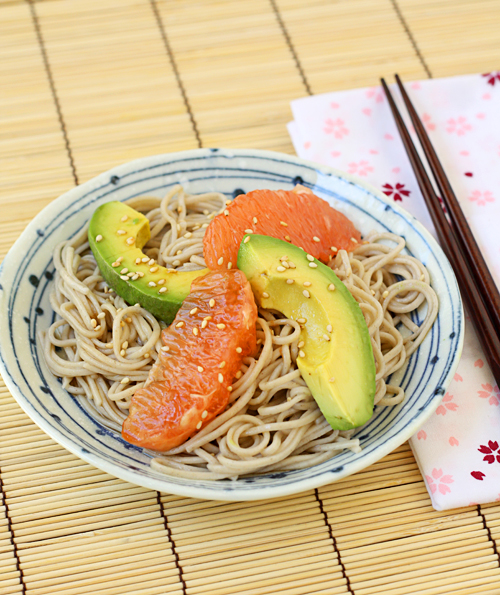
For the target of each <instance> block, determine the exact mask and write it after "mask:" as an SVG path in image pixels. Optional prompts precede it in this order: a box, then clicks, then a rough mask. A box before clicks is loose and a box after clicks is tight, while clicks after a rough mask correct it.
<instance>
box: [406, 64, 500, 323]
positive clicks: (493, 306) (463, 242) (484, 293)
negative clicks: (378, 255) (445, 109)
mask: <svg viewBox="0 0 500 595" xmlns="http://www.w3.org/2000/svg"><path fill="white" fill-rule="evenodd" d="M396 81H397V83H398V86H399V89H400V91H401V95H402V97H403V100H404V102H405V105H406V109H407V110H408V113H409V114H410V118H411V121H412V123H413V126H414V127H415V132H416V133H417V136H418V138H419V140H420V144H421V145H422V148H423V149H424V153H425V156H426V158H427V161H428V163H429V166H430V168H431V171H432V173H433V175H434V178H435V180H436V184H437V187H438V188H439V192H440V193H441V197H442V199H443V202H444V204H445V206H446V209H447V212H448V216H449V218H450V220H451V222H452V227H453V231H454V235H455V237H456V238H457V240H458V243H459V245H460V248H461V250H462V254H463V256H464V258H465V260H466V262H467V263H468V265H469V269H471V273H472V275H473V277H474V278H475V279H476V282H477V284H478V289H479V292H480V294H481V297H482V299H483V301H484V303H485V306H486V308H487V309H488V312H489V314H490V319H491V321H492V323H493V326H494V327H495V328H496V329H497V332H500V293H499V291H498V289H497V286H496V284H495V281H494V280H493V277H492V275H491V273H490V270H489V269H488V265H487V264H486V262H485V260H484V257H483V255H482V254H481V250H480V249H479V246H478V245H477V243H476V240H475V238H474V235H473V234H472V231H471V229H470V227H469V224H468V223H467V220H466V219H465V215H464V213H463V211H462V208H461V207H460V204H459V202H458V200H457V197H456V196H455V193H454V192H453V188H452V187H451V184H450V182H449V180H448V177H447V176H446V173H445V171H444V169H443V166H442V165H441V163H440V161H439V159H438V156H437V154H436V151H435V150H434V147H433V146H432V143H431V141H430V139H429V136H428V134H427V132H426V130H425V127H424V125H423V124H422V122H421V120H420V118H419V117H418V114H417V112H416V110H415V108H414V107H413V104H412V103H411V101H410V98H409V97H408V93H407V92H406V90H405V88H404V86H403V83H402V82H401V79H400V77H399V76H398V75H397V74H396Z"/></svg>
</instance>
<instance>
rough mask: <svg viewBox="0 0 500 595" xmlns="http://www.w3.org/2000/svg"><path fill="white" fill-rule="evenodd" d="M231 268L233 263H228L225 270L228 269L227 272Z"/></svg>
mask: <svg viewBox="0 0 500 595" xmlns="http://www.w3.org/2000/svg"><path fill="white" fill-rule="evenodd" d="M232 266H233V263H232V262H228V263H227V268H228V270H229V269H231V268H232Z"/></svg>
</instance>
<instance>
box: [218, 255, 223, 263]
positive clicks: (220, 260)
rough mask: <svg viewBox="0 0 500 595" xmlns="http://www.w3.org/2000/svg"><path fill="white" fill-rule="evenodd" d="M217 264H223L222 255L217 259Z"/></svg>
mask: <svg viewBox="0 0 500 595" xmlns="http://www.w3.org/2000/svg"><path fill="white" fill-rule="evenodd" d="M217 264H218V265H221V264H224V258H223V257H222V256H221V257H220V258H219V260H218V261H217Z"/></svg>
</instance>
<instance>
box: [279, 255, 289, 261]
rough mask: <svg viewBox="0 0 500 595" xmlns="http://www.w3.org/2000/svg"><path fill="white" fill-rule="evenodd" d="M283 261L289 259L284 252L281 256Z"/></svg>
mask: <svg viewBox="0 0 500 595" xmlns="http://www.w3.org/2000/svg"><path fill="white" fill-rule="evenodd" d="M280 260H281V262H285V260H288V256H287V255H286V254H284V255H283V256H281V257H280Z"/></svg>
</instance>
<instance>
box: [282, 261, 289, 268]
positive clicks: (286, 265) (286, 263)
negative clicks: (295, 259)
mask: <svg viewBox="0 0 500 595" xmlns="http://www.w3.org/2000/svg"><path fill="white" fill-rule="evenodd" d="M283 266H284V267H285V269H289V268H290V265H289V264H288V262H287V261H286V260H284V261H283Z"/></svg>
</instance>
